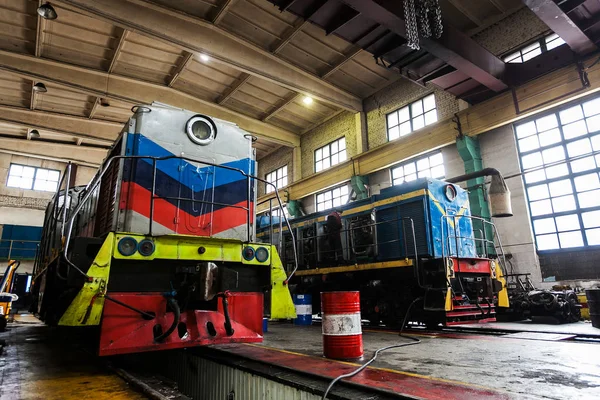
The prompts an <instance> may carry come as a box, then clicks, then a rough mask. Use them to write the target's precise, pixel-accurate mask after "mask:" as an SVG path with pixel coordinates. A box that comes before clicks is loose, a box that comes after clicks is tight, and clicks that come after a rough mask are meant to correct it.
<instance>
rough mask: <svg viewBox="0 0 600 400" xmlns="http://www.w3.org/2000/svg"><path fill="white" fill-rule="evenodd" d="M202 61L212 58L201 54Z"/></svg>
mask: <svg viewBox="0 0 600 400" xmlns="http://www.w3.org/2000/svg"><path fill="white" fill-rule="evenodd" d="M200 59H201V60H202V61H204V62H206V61H208V60H210V57H209V56H207V55H206V54H200Z"/></svg>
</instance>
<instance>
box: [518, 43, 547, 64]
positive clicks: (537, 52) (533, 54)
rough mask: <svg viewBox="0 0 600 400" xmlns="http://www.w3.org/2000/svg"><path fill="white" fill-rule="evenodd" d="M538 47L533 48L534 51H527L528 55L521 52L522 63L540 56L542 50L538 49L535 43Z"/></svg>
mask: <svg viewBox="0 0 600 400" xmlns="http://www.w3.org/2000/svg"><path fill="white" fill-rule="evenodd" d="M537 45H538V47H537V48H535V49H534V50H531V51H529V52H528V53H525V51H522V53H523V62H525V61H529V60H531V59H532V58H535V57H537V56H539V55H540V54H542V49H540V48H539V43H537Z"/></svg>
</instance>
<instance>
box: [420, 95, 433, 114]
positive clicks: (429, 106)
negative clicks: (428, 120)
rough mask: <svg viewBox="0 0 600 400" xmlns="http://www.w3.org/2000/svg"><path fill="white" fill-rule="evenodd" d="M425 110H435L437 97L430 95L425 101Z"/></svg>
mask: <svg viewBox="0 0 600 400" xmlns="http://www.w3.org/2000/svg"><path fill="white" fill-rule="evenodd" d="M423 108H424V109H425V111H429V110H433V109H434V108H435V95H434V94H430V95H429V96H427V97H425V98H424V99H423Z"/></svg>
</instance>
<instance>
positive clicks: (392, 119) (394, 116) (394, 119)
mask: <svg viewBox="0 0 600 400" xmlns="http://www.w3.org/2000/svg"><path fill="white" fill-rule="evenodd" d="M387 123H388V128H391V127H392V126H396V125H398V112H396V111H394V112H393V113H391V114H388V116H387Z"/></svg>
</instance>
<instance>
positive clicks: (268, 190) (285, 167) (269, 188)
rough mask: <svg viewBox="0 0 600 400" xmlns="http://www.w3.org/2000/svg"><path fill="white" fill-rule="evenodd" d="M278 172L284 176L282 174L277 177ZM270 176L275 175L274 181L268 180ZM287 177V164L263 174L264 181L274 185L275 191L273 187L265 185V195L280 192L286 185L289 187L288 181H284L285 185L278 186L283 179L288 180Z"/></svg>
mask: <svg viewBox="0 0 600 400" xmlns="http://www.w3.org/2000/svg"><path fill="white" fill-rule="evenodd" d="M279 171H284V172H285V174H284V173H283V172H282V175H281V176H279ZM271 174H275V180H274V181H272V182H271V181H270V180H269V175H271ZM288 177H289V175H288V164H285V165H283V166H281V167H279V168H275V169H274V170H272V171H270V172H267V173H266V174H265V181H267V182H270V183H273V184H275V187H276V189H273V187H272V186H271V185H268V184H266V183H265V194H269V193H274V192H275V190H281V189H283V188H284V187H286V186H287V185H289V179H286V184H285V185H282V186H279V181H282V183H283V179H284V178H288Z"/></svg>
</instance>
